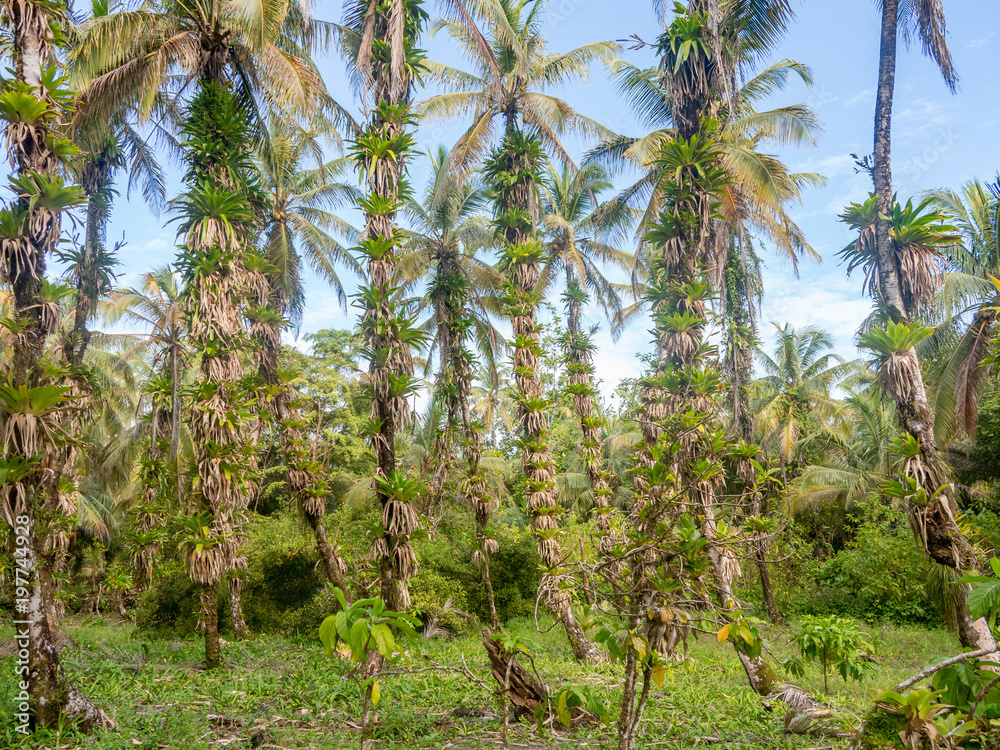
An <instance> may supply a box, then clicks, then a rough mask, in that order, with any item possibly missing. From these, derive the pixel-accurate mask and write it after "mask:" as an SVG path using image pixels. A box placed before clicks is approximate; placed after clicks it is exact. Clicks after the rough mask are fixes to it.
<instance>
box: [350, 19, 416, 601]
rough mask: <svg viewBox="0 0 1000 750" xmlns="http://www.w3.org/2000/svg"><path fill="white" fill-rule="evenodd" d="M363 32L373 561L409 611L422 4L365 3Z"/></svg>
mask: <svg viewBox="0 0 1000 750" xmlns="http://www.w3.org/2000/svg"><path fill="white" fill-rule="evenodd" d="M356 11H357V15H358V21H359V23H360V26H361V29H360V31H361V48H360V51H359V57H358V63H357V64H358V71H359V73H360V75H361V77H362V80H363V81H364V83H365V86H366V89H367V92H368V94H369V100H370V101H371V102H373V105H374V106H373V109H372V115H371V119H370V120H369V122H368V124H367V126H366V127H365V129H364V131H363V132H362V134H361V136H360V137H359V138H358V140H356V141H355V142H354V144H353V147H352V151H353V156H354V159H355V162H356V164H357V166H358V169H359V170H360V171H361V172H362V175H363V177H364V179H365V181H366V184H367V188H368V196H367V198H366V200H364V201H361V208H362V210H364V212H365V228H364V232H363V239H362V242H361V248H360V250H361V252H362V254H363V255H364V256H365V258H366V260H367V276H368V286H367V287H366V288H364V289H363V290H362V294H361V297H362V303H363V305H364V313H363V315H362V319H361V331H362V336H363V339H364V343H365V349H366V352H367V355H368V358H369V362H370V364H369V372H368V394H369V397H370V399H371V419H370V423H369V430H370V434H371V445H372V450H373V452H374V453H375V476H374V485H375V493H376V496H377V498H378V501H379V504H380V505H381V506H382V536H380V537H379V538H378V539H376V540H375V542H374V544H373V546H372V555H373V557H374V558H375V559H376V560H377V561H378V563H379V571H380V578H381V587H382V598H383V600H384V601H385V604H386V606H387V607H388V608H389V609H390V610H394V611H404V610H406V609H408V608H409V607H410V594H409V589H408V587H407V581H408V580H409V578H410V577H411V576H412V575H413V573H414V571H415V570H416V565H417V560H416V555H415V554H414V551H413V544H412V543H411V539H410V538H411V535H412V534H413V532H414V531H415V530H416V528H417V512H416V509H415V508H414V505H413V502H412V501H413V500H414V499H415V498H416V497H417V495H418V494H419V492H420V490H421V488H420V486H419V485H418V483H417V482H415V481H413V480H411V479H409V478H407V477H406V475H405V474H404V473H403V472H401V471H399V470H398V469H397V466H396V434H397V433H398V432H399V431H400V430H401V429H403V428H404V426H405V425H406V423H407V421H408V419H409V414H410V407H409V402H408V397H409V396H410V395H411V394H412V392H413V390H414V388H415V383H414V377H413V357H412V355H411V353H410V346H411V344H413V343H418V342H419V341H420V335H419V332H418V331H417V330H416V329H414V328H413V327H412V321H410V320H409V319H408V318H406V317H404V316H403V315H402V314H401V313H400V311H398V310H397V309H396V308H395V304H394V300H393V296H392V280H393V278H394V276H395V272H396V265H397V257H398V249H399V245H400V242H401V239H402V237H401V235H400V232H399V230H398V228H397V226H396V214H397V212H398V210H399V207H400V205H401V202H402V200H403V198H404V197H405V191H406V189H407V188H406V184H405V175H406V158H407V156H408V155H409V153H410V151H411V150H412V143H413V141H412V136H410V135H409V134H408V133H407V128H408V126H410V125H411V124H412V123H413V115H412V114H411V108H410V99H411V96H412V91H413V85H414V77H413V67H412V66H414V65H419V53H418V52H417V50H416V48H415V43H416V40H417V38H418V36H419V35H420V31H421V28H422V24H423V20H424V12H423V9H422V8H421V7H420V1H419V0H391V1H390V2H388V3H379V2H376V1H375V0H359V2H358V3H357V6H356Z"/></svg>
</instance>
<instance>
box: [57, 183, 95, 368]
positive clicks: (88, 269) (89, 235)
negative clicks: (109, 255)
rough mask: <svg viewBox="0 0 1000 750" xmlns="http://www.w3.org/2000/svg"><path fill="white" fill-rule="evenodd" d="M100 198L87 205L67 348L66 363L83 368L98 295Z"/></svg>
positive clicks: (92, 199) (91, 196)
mask: <svg viewBox="0 0 1000 750" xmlns="http://www.w3.org/2000/svg"><path fill="white" fill-rule="evenodd" d="M101 200H102V199H101V197H100V196H98V195H90V197H89V200H88V201H87V227H86V233H85V235H84V241H83V255H82V257H81V264H80V266H81V267H80V271H79V273H80V278H79V280H78V281H77V286H76V305H75V307H76V310H75V316H74V319H73V333H72V335H71V337H70V341H69V344H68V346H67V348H66V359H67V360H68V361H69V363H70V364H73V365H80V364H82V363H83V358H84V356H85V355H86V353H87V347H88V346H89V344H90V331H89V330H88V329H87V321H89V320H90V318H91V316H92V315H93V314H94V310H93V301H94V297H95V295H96V293H97V283H98V281H97V272H96V270H97V269H96V265H95V262H96V260H97V243H98V238H99V237H100V233H101V232H100V222H101V217H102V214H103V213H104V211H103V209H102V207H101V205H100V201H101Z"/></svg>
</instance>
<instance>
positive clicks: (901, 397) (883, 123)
mask: <svg viewBox="0 0 1000 750" xmlns="http://www.w3.org/2000/svg"><path fill="white" fill-rule="evenodd" d="M898 25H899V0H883V2H882V34H881V44H880V48H879V77H878V93H877V99H876V102H875V158H874V165H873V170H872V178H873V181H874V183H875V193H876V194H877V196H878V209H879V217H878V218H876V222H875V238H876V245H877V267H878V274H879V279H878V280H879V284H878V290H879V295H880V297H881V299H882V301H883V303H884V304H885V306H886V311H887V313H888V315H889V318H890V319H891V320H892V321H894V322H896V323H908V322H909V315H908V311H907V310H906V307H905V305H904V304H903V297H902V288H901V284H900V273H901V271H900V269H899V266H898V260H897V257H896V250H895V247H894V244H893V241H892V237H891V236H890V234H889V225H888V223H887V222H886V221H885V220H883V219H882V218H881V216H882V215H883V214H884V215H890V214H891V213H892V202H893V193H892V158H891V157H892V148H891V146H892V105H893V95H894V91H895V82H896V48H897V41H898V36H899V28H898ZM904 357H905V359H906V370H907V371H908V372H909V373H910V382H909V383H908V388H907V391H908V393H895V392H894V393H893V397H894V400H895V401H896V407H897V413H898V415H899V421H900V425H901V426H902V427H903V429H904V430H906V432H907V433H909V434H910V435H912V436H913V437H914V438H915V439H916V440H917V444H918V445H919V446H920V453H921V457H922V459H923V463H924V465H925V466H926V467H928V469H929V471H928V479H929V481H930V485H931V486H930V487H929V488H928V489H929V492H928V494H932V491H933V490H936V489H937V488H938V487H940V486H941V485H942V484H943V483H944V468H943V466H942V463H941V459H940V456H939V455H938V451H937V444H936V442H935V439H934V417H933V412H932V411H931V408H930V404H929V402H928V399H927V389H926V387H925V385H924V380H923V374H922V372H921V369H920V360H919V358H918V357H917V352H916V350H915V349H911V350H910V351H908V352H906V354H905V355H904ZM949 495H950V493H948V492H943V493H942V494H941V495H940V496H939V497H938V499H936V500H935V501H934V502H932V503H930V504H929V505H928V506H927V508H926V509H923V508H919V507H911V508H910V514H911V518H913V517H915V516H916V517H922V519H923V523H924V524H925V526H926V529H927V534H926V538H927V542H926V551H927V554H928V555H929V556H930V557H932V558H933V559H934V560H936V561H937V562H939V563H941V564H943V565H948V566H950V567H953V568H958V569H962V568H971V567H974V566H975V555H974V553H973V550H972V546H971V545H970V544H969V541H968V539H966V537H965V535H964V534H963V533H962V532H961V530H960V529H959V527H958V524H956V523H955V519H954V513H953V510H952V507H951V503H952V501H951V498H950V497H949ZM959 637H960V640H961V642H962V645H963V646H965V647H967V648H980V647H982V646H983V645H984V643H985V642H984V640H983V637H984V633H983V632H982V631H981V630H980V629H977V628H976V627H975V626H974V624H973V622H972V618H971V615H969V613H968V610H967V608H964V607H963V608H962V612H961V615H960V622H959ZM990 640H991V641H992V638H990ZM986 645H989V644H986Z"/></svg>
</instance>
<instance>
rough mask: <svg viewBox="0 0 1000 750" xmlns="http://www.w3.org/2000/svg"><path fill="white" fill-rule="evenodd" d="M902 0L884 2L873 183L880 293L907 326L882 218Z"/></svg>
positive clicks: (888, 185) (888, 193)
mask: <svg viewBox="0 0 1000 750" xmlns="http://www.w3.org/2000/svg"><path fill="white" fill-rule="evenodd" d="M898 19H899V0H883V2H882V38H881V44H880V48H879V71H878V93H877V98H876V100H875V162H874V169H873V171H872V179H873V180H874V182H875V193H876V195H877V196H878V213H879V216H878V217H877V218H876V220H875V242H876V247H877V262H878V274H879V292H880V294H881V295H882V300H883V302H885V305H886V309H887V312H888V313H889V317H890V318H891V319H892V320H893V321H894V322H897V323H900V322H906V320H907V314H906V308H905V307H904V305H903V296H902V292H901V287H900V283H899V269H898V267H897V264H896V252H895V248H894V247H893V244H892V238H891V237H890V235H889V224H888V223H887V222H886V221H885V220H884V219H882V218H881V216H882V215H883V214H884V215H886V216H891V215H892V197H893V195H892V99H893V93H894V90H895V86H896V45H897V41H898V36H899V29H898Z"/></svg>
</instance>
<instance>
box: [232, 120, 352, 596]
mask: <svg viewBox="0 0 1000 750" xmlns="http://www.w3.org/2000/svg"><path fill="white" fill-rule="evenodd" d="M317 124H322V123H317ZM268 146H269V147H268V148H267V149H264V150H263V151H262V153H261V154H260V156H259V159H258V163H259V166H260V172H261V178H262V179H261V185H262V188H263V190H264V192H265V194H266V202H267V206H266V217H267V218H266V220H265V224H264V228H263V231H262V233H261V237H262V253H263V260H264V261H266V266H267V267H266V268H265V269H263V271H264V275H265V276H266V277H267V281H268V286H267V289H266V290H262V291H263V292H264V294H263V296H262V298H261V299H260V300H258V302H259V303H260V304H259V306H258V307H257V308H256V309H255V310H254V311H253V312H252V317H253V320H254V325H253V327H252V329H251V332H252V333H253V334H254V335H255V336H256V337H257V339H258V349H257V353H258V357H259V368H258V369H259V374H260V376H261V378H262V379H263V382H264V383H266V384H267V385H268V386H270V390H268V391H266V392H262V393H266V395H267V397H266V398H265V399H263V402H262V404H261V407H260V409H259V411H260V412H261V413H262V414H265V413H270V414H271V415H273V417H274V419H275V420H276V425H277V428H278V429H279V430H280V435H281V443H282V447H283V450H284V451H285V454H286V460H287V463H288V472H287V475H288V484H289V486H290V487H291V488H292V490H293V491H294V492H295V494H296V496H297V497H298V500H299V505H300V507H301V509H302V512H303V515H304V517H305V519H306V522H307V523H308V524H309V527H310V528H311V529H312V531H313V535H314V536H315V538H316V547H317V552H318V554H319V560H320V563H321V564H322V566H323V570H324V572H325V573H326V577H327V580H329V581H330V582H331V583H333V584H334V585H335V586H337V587H338V588H340V589H341V591H344V592H345V593H344V595H345V596H349V594H348V593H347V588H346V585H345V582H344V563H343V560H342V559H340V557H339V556H338V555H337V553H336V550H335V548H334V546H333V545H332V544H331V543H330V541H329V539H328V537H327V533H326V527H325V526H324V524H323V515H324V514H325V513H326V495H327V493H328V486H327V483H326V482H325V481H324V480H322V479H321V475H322V467H321V466H320V465H319V464H317V463H316V462H315V461H314V460H313V458H312V456H311V452H310V450H309V448H308V446H307V445H306V443H305V441H304V440H303V437H302V432H303V430H304V429H306V425H305V423H304V422H303V421H302V419H301V416H300V414H299V409H298V408H297V406H296V403H295V399H296V396H297V394H296V393H295V389H294V388H293V387H292V386H291V384H290V383H289V382H288V379H287V377H285V376H284V375H283V373H282V372H281V371H280V370H279V354H280V343H281V329H282V327H283V325H284V323H285V318H290V319H291V321H292V323H294V324H298V323H299V321H300V320H301V316H302V309H303V304H304V297H305V295H304V292H303V290H302V278H301V271H302V257H301V255H300V253H299V248H301V250H302V254H303V255H305V258H306V260H307V261H308V262H309V264H310V265H311V266H312V268H313V269H314V270H315V271H317V272H318V273H319V274H320V275H321V276H322V277H323V278H324V279H325V280H326V281H327V282H328V283H329V284H330V285H331V286H333V288H334V291H335V292H336V294H337V297H338V298H339V300H340V301H341V304H345V303H346V299H347V297H346V294H345V292H344V287H343V285H342V284H341V281H340V278H339V276H338V274H337V269H338V266H345V267H347V268H348V269H350V270H351V271H353V272H356V273H359V274H360V267H359V266H358V264H357V262H356V261H355V260H354V258H353V257H352V256H351V255H350V253H349V252H348V251H347V250H346V248H344V247H343V246H342V245H341V244H340V243H339V242H338V241H337V240H336V239H335V238H334V237H333V236H332V235H331V234H330V233H331V232H333V233H334V234H339V235H341V236H344V237H345V238H347V239H348V240H351V241H354V240H356V239H357V237H358V233H357V231H356V230H355V229H354V228H352V227H351V226H350V225H349V224H347V223H346V222H345V221H344V220H343V219H341V218H340V217H338V216H336V215H335V214H333V213H332V211H331V210H332V209H336V208H339V207H341V206H343V205H345V204H349V203H351V202H353V201H355V200H356V199H357V198H358V197H359V194H358V191H357V190H356V189H355V188H353V187H352V186H349V185H346V184H344V183H342V182H338V178H340V177H341V175H342V174H343V173H344V171H345V170H346V168H347V160H346V159H335V160H332V161H329V162H327V161H324V160H323V156H322V151H321V149H320V147H319V144H318V143H317V139H316V136H315V134H314V133H312V132H307V131H304V130H303V129H302V128H300V127H299V126H298V125H297V124H294V123H293V124H291V125H288V124H285V123H280V122H278V123H273V124H272V125H271V132H270V136H269V138H268ZM309 157H312V158H315V159H316V162H317V166H316V167H315V168H307V167H306V166H305V165H304V163H303V162H304V161H305V160H306V158H309ZM345 307H346V304H345Z"/></svg>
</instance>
